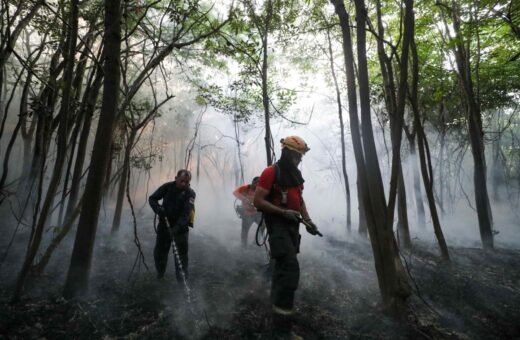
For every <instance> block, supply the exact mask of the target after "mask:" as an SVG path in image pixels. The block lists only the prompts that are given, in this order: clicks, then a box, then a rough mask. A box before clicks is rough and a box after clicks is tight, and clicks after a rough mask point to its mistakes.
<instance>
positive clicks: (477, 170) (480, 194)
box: [451, 1, 494, 249]
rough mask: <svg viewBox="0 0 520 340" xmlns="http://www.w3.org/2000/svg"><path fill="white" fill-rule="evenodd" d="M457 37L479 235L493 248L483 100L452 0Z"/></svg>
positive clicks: (484, 244) (457, 53)
mask: <svg viewBox="0 0 520 340" xmlns="http://www.w3.org/2000/svg"><path fill="white" fill-rule="evenodd" d="M451 14H452V19H453V29H454V32H455V35H456V40H455V47H454V49H455V61H456V62H457V68H458V71H459V77H460V80H461V82H462V85H463V93H464V96H465V99H466V121H467V124H468V132H469V138H470V145H471V154H472V155H473V163H474V168H473V171H474V172H473V183H474V187H475V203H476V208H477V215H478V223H479V230H480V238H481V240H482V245H483V246H484V248H485V249H493V248H494V241H493V216H492V212H491V205H490V202H489V196H488V190H487V182H486V180H487V178H486V177H487V176H486V171H487V170H486V156H485V154H484V132H483V129H482V117H481V112H480V104H479V103H478V101H477V98H476V95H475V91H474V87H473V79H472V76H471V64H470V56H469V52H470V51H469V50H467V49H466V48H465V47H464V40H463V38H462V33H461V27H460V16H459V9H458V5H457V3H456V2H455V1H452V9H451Z"/></svg>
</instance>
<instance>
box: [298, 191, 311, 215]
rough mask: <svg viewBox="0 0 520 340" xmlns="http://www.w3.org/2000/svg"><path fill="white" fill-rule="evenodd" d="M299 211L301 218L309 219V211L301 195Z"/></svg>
mask: <svg viewBox="0 0 520 340" xmlns="http://www.w3.org/2000/svg"><path fill="white" fill-rule="evenodd" d="M300 213H301V214H302V219H303V220H304V221H310V220H311V217H310V216H309V212H308V211H307V206H306V205H305V201H304V200H303V197H302V203H301V206H300Z"/></svg>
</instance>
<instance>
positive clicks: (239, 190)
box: [233, 185, 249, 202]
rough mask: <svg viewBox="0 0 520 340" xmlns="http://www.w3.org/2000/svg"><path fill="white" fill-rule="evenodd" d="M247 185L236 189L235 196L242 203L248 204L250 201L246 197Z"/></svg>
mask: <svg viewBox="0 0 520 340" xmlns="http://www.w3.org/2000/svg"><path fill="white" fill-rule="evenodd" d="M247 187H248V186H247V185H242V186H240V187H238V188H236V189H235V191H233V195H235V197H236V198H238V199H239V200H241V201H242V202H247V201H249V200H248V198H247V196H246V193H245V192H246V190H247Z"/></svg>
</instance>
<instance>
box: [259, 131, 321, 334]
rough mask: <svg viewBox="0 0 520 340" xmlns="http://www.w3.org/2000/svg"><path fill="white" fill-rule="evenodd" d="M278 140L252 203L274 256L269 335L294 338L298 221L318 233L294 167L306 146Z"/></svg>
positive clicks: (293, 138) (288, 139)
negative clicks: (277, 155)
mask: <svg viewBox="0 0 520 340" xmlns="http://www.w3.org/2000/svg"><path fill="white" fill-rule="evenodd" d="M281 143H282V154H281V156H280V159H279V160H278V162H276V163H275V164H273V165H271V166H269V167H267V168H266V169H265V170H264V171H263V172H262V174H261V175H260V179H259V181H258V184H257V188H256V191H255V197H254V205H255V206H256V208H257V209H258V210H260V211H262V212H263V213H264V218H265V222H266V224H267V232H268V234H269V245H270V248H271V257H272V258H273V259H274V268H273V273H272V284H271V302H272V307H273V313H272V317H273V319H272V320H273V336H274V337H275V338H281V339H298V338H299V337H298V336H297V335H295V334H294V333H293V332H292V323H293V320H292V319H293V318H292V315H293V314H294V294H295V292H296V289H297V288H298V281H299V278H300V267H299V263H298V259H297V256H296V255H297V254H298V253H299V251H300V238H301V236H300V234H299V225H300V222H303V223H304V224H305V226H306V228H307V231H308V232H309V233H310V234H312V235H320V236H321V234H320V233H319V231H318V228H317V227H316V225H315V224H314V222H312V220H311V218H310V216H309V213H308V211H307V207H306V205H305V201H304V200H303V196H302V192H303V182H304V179H303V177H302V174H301V172H300V170H299V169H298V165H299V164H300V162H301V160H302V157H303V155H305V153H306V152H307V151H309V150H310V149H309V147H308V146H307V143H305V141H304V140H303V139H302V138H300V137H298V136H289V137H286V138H283V139H282V140H281Z"/></svg>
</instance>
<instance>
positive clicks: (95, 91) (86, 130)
mask: <svg viewBox="0 0 520 340" xmlns="http://www.w3.org/2000/svg"><path fill="white" fill-rule="evenodd" d="M102 84H103V70H102V69H101V68H97V71H96V78H95V80H94V83H93V85H92V86H89V87H88V88H87V89H86V91H85V93H84V95H83V101H82V103H81V104H82V105H81V106H82V107H81V108H80V110H84V111H85V113H84V114H82V115H83V116H84V122H83V127H82V130H81V136H80V138H79V144H78V151H77V154H76V162H75V164H74V171H73V174H72V181H71V187H70V194H69V201H68V203H67V211H66V213H65V220H68V219H69V217H70V215H71V213H72V211H73V209H74V207H75V206H76V202H77V199H78V196H79V189H80V184H81V176H82V174H83V164H84V163H85V156H86V153H87V142H88V137H89V135H90V126H91V123H92V116H93V115H94V110H95V106H96V100H97V97H98V95H99V90H100V89H101V85H102Z"/></svg>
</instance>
